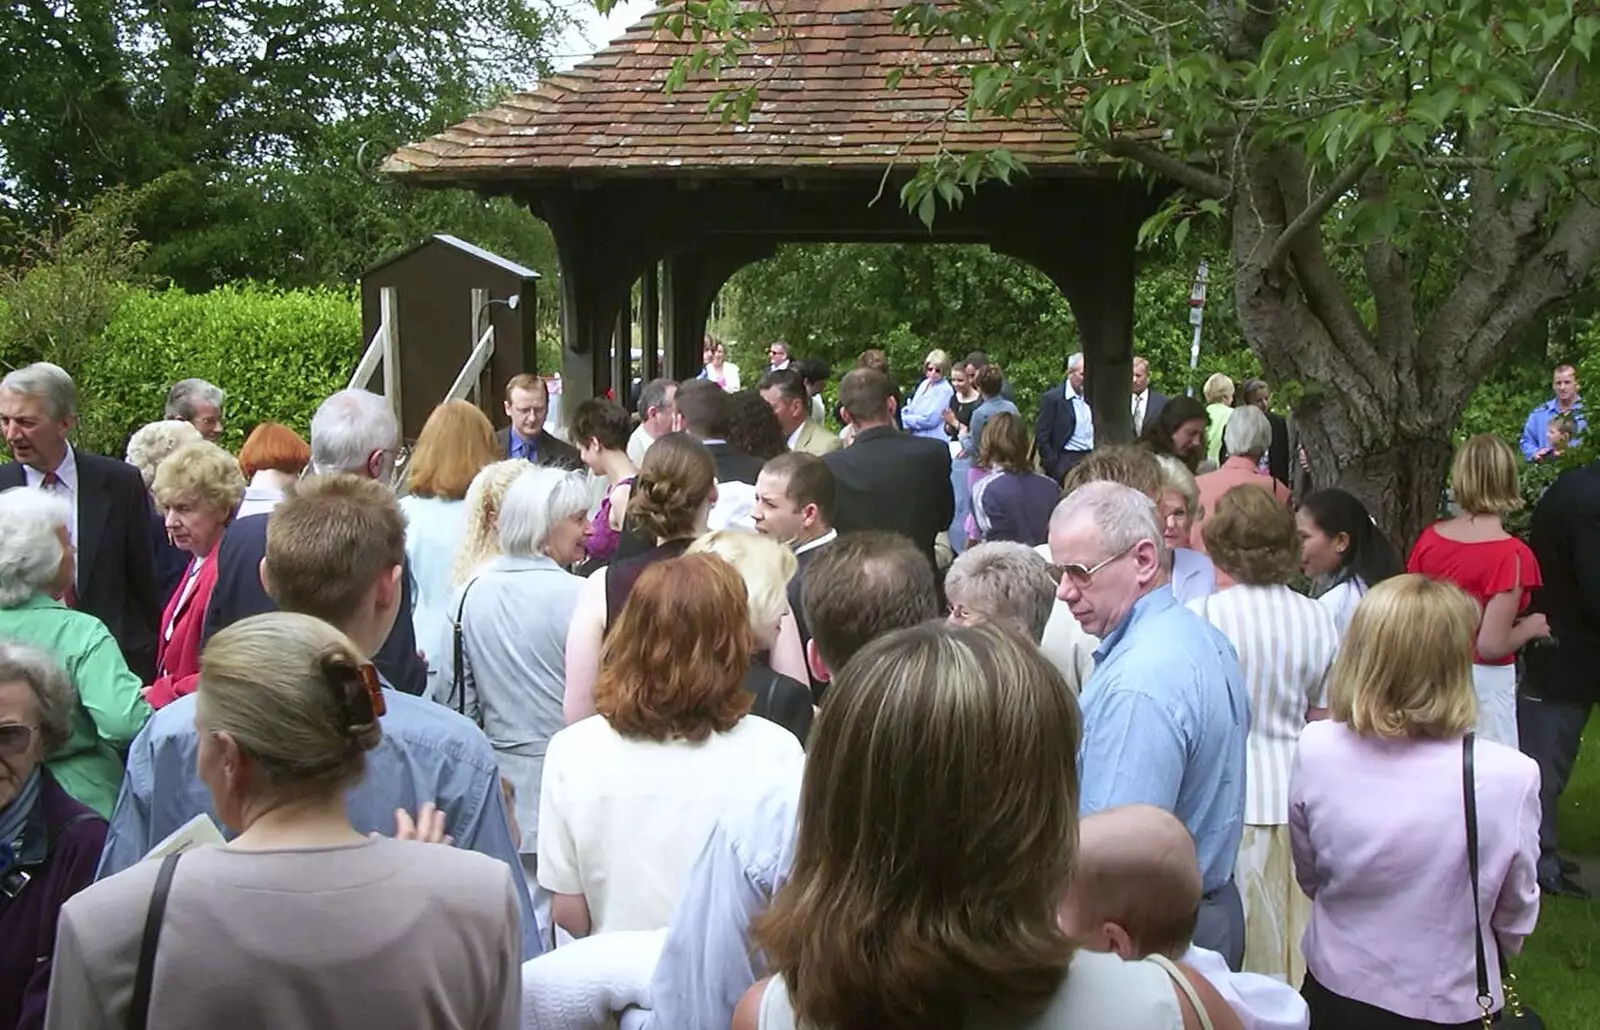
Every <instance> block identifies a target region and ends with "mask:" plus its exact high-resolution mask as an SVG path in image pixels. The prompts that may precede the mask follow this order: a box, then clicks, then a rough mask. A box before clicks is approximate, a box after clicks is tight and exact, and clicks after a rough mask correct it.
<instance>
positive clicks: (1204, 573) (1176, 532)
mask: <svg viewBox="0 0 1600 1030" xmlns="http://www.w3.org/2000/svg"><path fill="white" fill-rule="evenodd" d="M1155 458H1156V464H1157V465H1158V466H1159V467H1160V469H1161V497H1160V498H1159V499H1158V500H1157V501H1156V515H1157V516H1159V517H1160V519H1161V538H1162V539H1163V540H1164V541H1166V544H1167V553H1168V554H1170V555H1172V595H1173V596H1174V597H1176V598H1177V599H1178V603H1179V604H1187V603H1189V602H1190V601H1193V600H1195V599H1196V598H1201V597H1205V596H1206V595H1208V594H1213V593H1215V592H1216V590H1217V568H1216V566H1215V565H1213V564H1211V559H1210V558H1207V557H1206V556H1205V555H1204V554H1201V553H1200V552H1199V551H1196V550H1195V549H1194V521H1195V519H1196V518H1198V517H1199V515H1200V485H1199V484H1198V483H1197V482H1195V478H1194V473H1193V472H1190V471H1189V466H1187V465H1185V464H1184V463H1183V462H1181V461H1179V460H1178V459H1177V458H1174V457H1173V456H1172V455H1170V454H1157V455H1156V456H1155Z"/></svg>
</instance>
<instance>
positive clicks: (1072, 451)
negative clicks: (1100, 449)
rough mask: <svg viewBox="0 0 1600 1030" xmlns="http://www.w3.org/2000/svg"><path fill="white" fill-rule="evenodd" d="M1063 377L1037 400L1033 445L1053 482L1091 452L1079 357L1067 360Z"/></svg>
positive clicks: (1091, 420) (1091, 418) (1089, 419)
mask: <svg viewBox="0 0 1600 1030" xmlns="http://www.w3.org/2000/svg"><path fill="white" fill-rule="evenodd" d="M1066 370H1067V374H1066V377H1065V378H1063V379H1062V380H1061V382H1059V383H1057V384H1056V385H1055V386H1052V387H1051V388H1050V389H1048V390H1046V391H1045V392H1044V396H1042V397H1040V398H1039V417H1038V418H1037V419H1036V420H1035V421H1034V424H1033V443H1034V446H1035V447H1036V448H1037V449H1038V451H1039V463H1040V465H1042V466H1043V467H1044V471H1045V474H1046V475H1048V476H1049V477H1050V478H1051V479H1054V480H1055V481H1056V482H1058V483H1059V482H1061V480H1062V479H1064V478H1066V475H1067V473H1068V472H1071V471H1072V468H1073V466H1074V465H1076V464H1078V462H1080V461H1082V460H1083V459H1084V458H1086V457H1088V456H1089V452H1090V451H1092V450H1094V415H1093V413H1092V412H1090V410H1089V398H1088V397H1087V396H1086V395H1085V394H1084V392H1083V355H1082V354H1073V355H1071V356H1070V357H1068V358H1067V364H1066Z"/></svg>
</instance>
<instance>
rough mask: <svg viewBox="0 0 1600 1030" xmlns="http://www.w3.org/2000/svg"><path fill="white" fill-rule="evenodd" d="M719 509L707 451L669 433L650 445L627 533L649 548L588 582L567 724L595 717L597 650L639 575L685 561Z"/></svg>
mask: <svg viewBox="0 0 1600 1030" xmlns="http://www.w3.org/2000/svg"><path fill="white" fill-rule="evenodd" d="M716 503H717V466H716V463H715V462H714V461H713V460H712V457H711V452H710V451H708V450H706V445H705V444H703V443H701V442H700V441H699V440H696V439H695V438H694V437H692V436H690V435H689V434H687V433H668V434H667V435H666V436H663V437H661V438H660V439H658V440H656V442H655V443H654V444H651V446H650V450H649V451H647V452H645V456H644V464H643V465H642V466H641V467H640V468H639V474H638V476H636V477H635V478H634V481H633V489H632V490H630V491H629V493H628V521H629V524H630V529H632V530H634V531H636V532H638V533H640V534H642V535H643V536H645V537H646V538H648V539H649V541H650V544H651V546H650V548H649V549H648V550H646V551H645V552H644V553H642V554H635V555H631V556H629V557H626V558H621V559H618V560H617V561H615V562H613V563H612V564H611V565H610V566H608V567H606V568H605V569H603V570H601V571H599V572H597V573H595V574H594V575H592V576H590V577H589V578H588V579H587V580H585V581H584V585H583V593H582V595H581V596H580V597H579V598H578V608H577V611H575V612H574V613H573V616H572V627H571V629H569V630H568V631H567V689H566V695H565V700H564V702H563V704H562V709H563V712H564V714H565V716H566V720H567V723H568V724H569V725H570V724H572V723H575V722H577V721H578V720H579V719H587V718H588V717H589V716H591V715H593V714H594V681H595V677H596V676H597V675H598V674H599V672H600V643H601V641H602V640H604V639H605V636H606V634H607V633H608V632H610V630H611V626H612V624H613V623H614V622H616V621H617V617H618V616H619V615H620V614H621V613H622V606H623V604H624V603H625V602H626V601H627V600H628V594H629V592H630V591H632V589H633V584H634V583H635V582H636V581H637V580H638V579H639V574H640V573H642V572H644V570H645V569H647V568H649V567H650V566H652V565H654V564H656V563H657V562H663V561H667V560H669V559H671V558H677V557H681V556H682V555H683V552H685V551H687V550H688V549H689V544H691V543H692V542H693V541H694V539H695V537H698V536H700V535H702V534H704V533H705V532H706V521H707V519H709V518H710V516H711V506H712V505H713V504H716Z"/></svg>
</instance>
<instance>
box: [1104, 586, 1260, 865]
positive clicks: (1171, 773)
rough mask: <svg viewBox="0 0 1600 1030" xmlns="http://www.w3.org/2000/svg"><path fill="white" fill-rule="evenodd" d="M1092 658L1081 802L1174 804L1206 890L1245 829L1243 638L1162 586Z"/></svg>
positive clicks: (1247, 711) (1173, 810) (1246, 706)
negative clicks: (1239, 641)
mask: <svg viewBox="0 0 1600 1030" xmlns="http://www.w3.org/2000/svg"><path fill="white" fill-rule="evenodd" d="M1094 656H1095V662H1096V665H1095V670H1094V675H1092V676H1090V677H1089V682H1088V683H1087V684H1085V685H1084V688H1083V696H1082V697H1081V698H1080V702H1081V704H1082V706H1083V741H1082V743H1081V745H1080V747H1079V751H1078V769H1079V775H1080V777H1081V784H1082V791H1083V795H1082V800H1081V802H1080V811H1081V812H1082V814H1084V815H1090V814H1092V813H1094V812H1100V811H1104V810H1106V809H1108V808H1116V807H1118V806H1121V805H1133V804H1147V805H1155V806H1156V807H1158V808H1164V809H1166V810H1167V811H1169V812H1171V813H1172V814H1174V815H1176V816H1177V817H1178V819H1179V820H1181V821H1182V822H1183V824H1184V826H1186V827H1188V829H1189V833H1190V835H1191V836H1193V837H1194V841H1195V849H1196V851H1197V852H1198V853H1199V858H1200V872H1201V877H1202V879H1203V881H1204V890H1205V892H1206V893H1207V894H1209V893H1211V892H1212V891H1215V890H1217V889H1218V888H1220V887H1222V886H1224V885H1225V884H1226V883H1227V882H1228V880H1229V879H1230V878H1231V877H1232V876H1233V865H1234V859H1235V858H1236V857H1237V856H1238V852H1239V838H1240V836H1241V835H1242V833H1243V830H1244V801H1245V738H1246V736H1247V735H1248V734H1249V732H1250V708H1249V698H1248V696H1247V694H1246V692H1245V686H1244V675H1243V673H1242V672H1241V671H1240V669H1239V657H1238V655H1237V653H1236V652H1235V651H1234V649H1233V645H1232V644H1231V643H1229V641H1228V638H1227V637H1225V636H1223V635H1222V634H1221V633H1220V632H1218V631H1217V630H1216V629H1215V628H1214V627H1213V626H1212V625H1211V624H1210V623H1208V622H1206V621H1205V620H1204V619H1202V618H1200V616H1198V615H1196V614H1195V613H1194V612H1191V611H1189V610H1188V609H1187V608H1185V607H1183V606H1182V605H1180V604H1178V602H1177V600H1176V599H1175V598H1174V597H1173V596H1172V591H1171V589H1170V588H1168V587H1166V586H1160V587H1158V588H1156V589H1155V590H1153V591H1151V592H1150V593H1148V594H1146V595H1145V596H1144V597H1141V598H1140V599H1139V600H1138V601H1137V602H1135V604H1134V606H1133V608H1132V610H1131V611H1129V612H1128V614H1127V615H1126V616H1125V617H1124V618H1123V620H1122V623H1121V624H1120V625H1118V626H1117V627H1116V628H1115V629H1113V630H1112V631H1111V632H1110V633H1107V634H1106V636H1105V638H1104V639H1102V640H1101V642H1100V647H1099V648H1098V649H1097V650H1096V651H1095V653H1094Z"/></svg>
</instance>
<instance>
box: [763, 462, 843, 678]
mask: <svg viewBox="0 0 1600 1030" xmlns="http://www.w3.org/2000/svg"><path fill="white" fill-rule="evenodd" d="M834 495H835V488H834V482H833V473H832V472H831V471H829V470H828V466H827V465H826V464H825V463H824V462H823V460H822V459H821V458H819V457H817V456H816V455H814V454H807V453H806V452H804V451H790V452H789V453H787V454H780V455H778V456H777V457H776V458H773V459H772V460H771V461H769V462H767V463H766V465H765V466H763V467H762V469H761V475H760V476H759V477H757V479H756V509H755V512H754V513H753V515H752V516H751V521H753V522H754V523H755V527H756V532H757V533H760V534H761V535H762V536H768V537H771V538H772V539H774V540H777V541H778V542H780V543H783V544H787V545H788V546H789V547H790V548H792V549H793V550H794V557H795V570H794V575H793V576H790V577H789V609H790V611H792V612H794V624H795V629H796V630H798V631H799V633H800V646H801V647H804V646H805V645H806V643H807V642H808V641H810V639H811V629H810V627H809V626H807V625H806V617H805V612H804V610H803V609H802V607H801V605H800V584H801V583H802V582H803V581H804V579H805V572H806V566H807V565H809V564H810V563H811V560H812V559H813V558H815V557H816V556H817V555H818V554H820V553H822V551H823V550H824V549H826V548H827V547H828V546H829V545H831V544H832V543H833V542H834V541H835V540H837V539H839V533H838V531H837V530H835V529H834V528H833V516H834ZM822 690H823V684H822V682H821V681H820V680H816V679H813V680H812V681H811V694H812V698H813V699H814V700H815V699H820V698H821V696H822Z"/></svg>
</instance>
